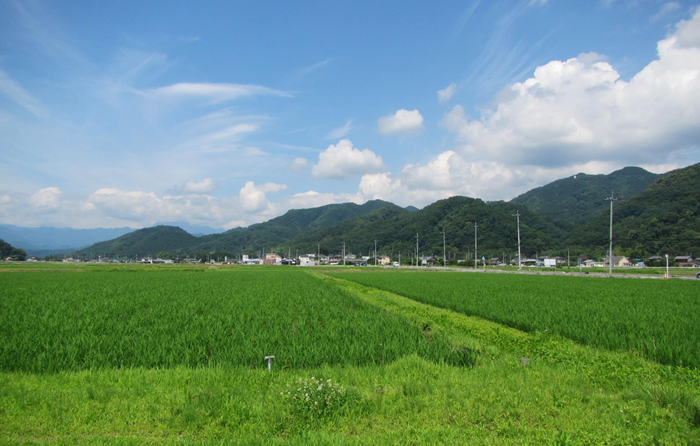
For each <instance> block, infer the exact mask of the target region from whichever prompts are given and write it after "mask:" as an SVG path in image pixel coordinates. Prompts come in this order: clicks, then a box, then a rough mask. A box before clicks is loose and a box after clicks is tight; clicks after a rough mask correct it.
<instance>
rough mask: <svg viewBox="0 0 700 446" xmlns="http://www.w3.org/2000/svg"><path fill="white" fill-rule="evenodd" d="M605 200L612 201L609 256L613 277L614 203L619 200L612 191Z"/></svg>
mask: <svg viewBox="0 0 700 446" xmlns="http://www.w3.org/2000/svg"><path fill="white" fill-rule="evenodd" d="M605 201H609V202H610V257H608V263H609V265H610V277H612V264H613V259H612V257H613V256H612V255H613V249H612V248H613V203H614V202H616V201H617V198H615V194H614V193H613V192H610V197H609V198H606V199H605Z"/></svg>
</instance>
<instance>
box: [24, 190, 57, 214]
mask: <svg viewBox="0 0 700 446" xmlns="http://www.w3.org/2000/svg"><path fill="white" fill-rule="evenodd" d="M62 194H63V193H62V192H61V189H59V188H57V187H46V188H44V189H41V190H39V191H38V192H36V193H35V194H34V195H32V196H31V197H29V200H28V201H29V203H30V204H31V205H32V206H36V207H39V208H47V209H56V208H58V207H59V206H60V204H61V195H62Z"/></svg>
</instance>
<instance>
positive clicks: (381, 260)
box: [377, 256, 391, 266]
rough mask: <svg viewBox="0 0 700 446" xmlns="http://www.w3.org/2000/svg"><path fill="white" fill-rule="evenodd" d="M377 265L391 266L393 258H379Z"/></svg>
mask: <svg viewBox="0 0 700 446" xmlns="http://www.w3.org/2000/svg"><path fill="white" fill-rule="evenodd" d="M377 265H381V266H387V265H391V257H389V256H377Z"/></svg>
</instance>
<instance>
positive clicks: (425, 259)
mask: <svg viewBox="0 0 700 446" xmlns="http://www.w3.org/2000/svg"><path fill="white" fill-rule="evenodd" d="M419 258H420V264H421V265H423V266H433V265H434V264H435V262H437V259H436V258H435V256H420V257H419Z"/></svg>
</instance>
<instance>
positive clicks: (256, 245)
mask: <svg viewBox="0 0 700 446" xmlns="http://www.w3.org/2000/svg"><path fill="white" fill-rule="evenodd" d="M699 172H700V164H696V165H693V166H690V167H687V168H683V169H678V170H676V171H672V172H669V173H667V174H665V175H656V174H653V173H650V172H647V171H646V170H644V169H641V168H639V167H626V168H624V169H621V170H618V171H615V172H612V173H611V174H609V175H587V174H584V173H581V174H577V175H574V176H571V177H568V178H563V179H560V180H557V181H554V182H552V183H550V184H547V185H545V186H542V187H538V188H536V189H533V190H531V191H529V192H527V193H525V194H522V195H520V196H518V197H516V198H514V199H513V200H511V201H509V202H504V201H496V202H484V201H482V200H480V199H475V198H468V197H460V196H457V197H452V198H448V199H444V200H440V201H437V202H435V203H433V204H431V205H429V206H426V207H425V208H423V209H420V210H418V209H416V208H414V207H412V206H409V207H407V208H402V207H399V206H396V205H394V204H392V203H389V202H386V201H382V200H372V201H368V202H366V203H364V204H362V205H357V204H354V203H344V204H331V205H326V206H321V207H317V208H310V209H297V210H291V211H289V212H287V213H286V214H284V215H282V216H280V217H277V218H273V219H271V220H269V221H267V222H264V223H259V224H254V225H251V226H249V227H247V228H235V229H231V230H229V231H225V232H222V231H223V230H221V229H219V230H217V229H214V228H210V227H205V226H195V225H188V224H186V223H184V222H180V223H177V224H167V225H156V226H154V227H150V228H145V229H140V230H133V229H130V228H115V229H82V230H80V229H68V228H19V227H16V226H11V225H0V238H2V239H4V240H6V241H7V242H8V243H10V244H12V245H13V246H15V247H18V248H23V249H25V250H27V251H28V254H29V255H42V254H43V255H47V254H51V253H56V252H65V253H67V252H72V251H76V250H79V251H78V255H83V256H90V255H94V256H98V255H101V256H118V257H132V258H133V257H136V256H147V255H157V254H159V253H168V254H171V255H177V256H186V255H197V254H199V255H204V254H206V253H223V254H226V255H229V256H232V257H237V256H238V255H240V254H244V253H247V254H251V255H255V254H257V253H261V252H262V251H266V252H270V251H278V252H280V253H287V252H291V253H292V254H296V253H297V251H299V252H316V251H317V250H318V249H320V250H321V252H323V253H337V252H340V251H341V250H342V246H343V243H345V244H346V249H347V251H348V252H354V253H361V252H365V253H368V252H369V251H371V250H373V249H374V240H375V239H376V240H377V241H378V246H379V247H380V249H381V252H385V253H398V252H403V253H404V255H408V254H409V253H412V252H414V250H415V243H416V234H418V238H419V239H418V243H419V251H420V253H421V254H433V253H434V254H437V253H442V231H443V230H444V231H445V235H446V237H445V238H446V241H447V243H446V244H447V250H448V251H449V252H452V253H453V255H455V256H459V257H461V258H463V257H465V256H466V255H467V254H466V251H470V252H473V251H472V250H473V246H474V229H475V228H474V223H476V224H477V228H476V229H477V236H478V249H479V251H480V252H483V253H489V254H490V255H499V254H503V253H506V252H509V253H512V252H513V251H515V250H517V237H516V219H515V217H514V216H513V214H514V213H515V212H516V211H519V212H520V214H521V238H522V250H523V255H526V254H527V255H533V254H534V253H536V252H550V253H561V252H566V251H567V250H569V251H572V250H573V251H572V252H577V253H582V254H588V255H594V254H600V253H602V252H604V251H605V247H606V246H607V243H608V230H609V226H608V225H609V211H610V209H609V202H608V201H606V200H605V199H606V198H607V197H609V196H610V194H611V193H612V192H614V195H615V197H619V198H620V200H619V201H617V202H616V205H615V246H616V247H617V249H618V251H620V252H621V253H628V254H632V253H635V254H636V255H645V254H650V253H654V254H655V253H659V252H662V251H664V250H666V251H671V252H673V253H676V254H690V253H692V252H693V251H695V252H700V232H699V231H698V229H697V228H700V225H699V223H700V217H699V215H700V211H699V210H698V209H699V207H698V206H699V205H698V203H700V192H699V191H700V189H699V188H698V187H697V185H698V184H700V173H699ZM91 243H92V244H91ZM86 246H87V247H86Z"/></svg>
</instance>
